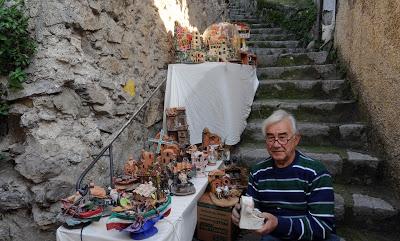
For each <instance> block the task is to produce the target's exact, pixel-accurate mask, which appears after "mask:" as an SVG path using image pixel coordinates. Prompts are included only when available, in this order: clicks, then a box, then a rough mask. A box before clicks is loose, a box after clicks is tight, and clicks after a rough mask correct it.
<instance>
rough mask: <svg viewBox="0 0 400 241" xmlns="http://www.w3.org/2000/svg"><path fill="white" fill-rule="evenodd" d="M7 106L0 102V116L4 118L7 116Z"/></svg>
mask: <svg viewBox="0 0 400 241" xmlns="http://www.w3.org/2000/svg"><path fill="white" fill-rule="evenodd" d="M8 109H9V106H8V104H7V103H6V102H0V116H5V115H7V114H8Z"/></svg>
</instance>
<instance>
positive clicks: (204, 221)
mask: <svg viewBox="0 0 400 241" xmlns="http://www.w3.org/2000/svg"><path fill="white" fill-rule="evenodd" d="M231 213H232V208H229V207H228V208H224V207H218V206H215V205H214V204H213V203H212V201H211V199H210V196H209V194H208V193H205V194H203V196H202V197H201V198H200V199H199V201H198V202H197V239H199V240H202V241H232V240H235V239H236V235H237V233H238V231H239V229H238V228H237V226H236V225H234V224H233V223H232V219H231Z"/></svg>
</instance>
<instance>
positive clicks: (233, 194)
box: [208, 170, 241, 207]
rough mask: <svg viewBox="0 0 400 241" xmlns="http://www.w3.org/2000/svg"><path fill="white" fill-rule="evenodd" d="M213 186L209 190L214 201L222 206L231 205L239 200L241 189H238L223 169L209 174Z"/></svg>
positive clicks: (209, 180)
mask: <svg viewBox="0 0 400 241" xmlns="http://www.w3.org/2000/svg"><path fill="white" fill-rule="evenodd" d="M208 182H209V184H210V186H211V188H210V189H211V190H210V192H209V195H210V198H211V200H212V202H213V203H214V204H215V205H217V206H220V207H231V206H234V205H235V204H236V203H237V202H238V201H239V196H240V194H241V191H239V190H237V189H236V188H235V187H234V186H233V185H232V182H231V180H230V178H229V176H227V175H226V174H225V171H223V170H215V171H212V172H210V173H209V174H208Z"/></svg>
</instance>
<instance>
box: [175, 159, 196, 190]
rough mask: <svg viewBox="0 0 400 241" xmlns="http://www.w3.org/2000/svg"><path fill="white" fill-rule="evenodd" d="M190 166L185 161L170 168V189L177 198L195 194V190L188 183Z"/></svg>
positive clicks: (191, 184) (190, 171)
mask: <svg viewBox="0 0 400 241" xmlns="http://www.w3.org/2000/svg"><path fill="white" fill-rule="evenodd" d="M192 167H193V166H192V164H191V163H189V162H186V161H183V162H177V163H175V165H174V166H173V167H172V174H173V178H172V184H171V187H170V190H171V193H172V194H174V195H177V196H185V195H190V194H193V193H195V192H196V189H195V187H194V185H193V183H191V182H190V181H189V178H190V177H191V176H190V174H191V173H192Z"/></svg>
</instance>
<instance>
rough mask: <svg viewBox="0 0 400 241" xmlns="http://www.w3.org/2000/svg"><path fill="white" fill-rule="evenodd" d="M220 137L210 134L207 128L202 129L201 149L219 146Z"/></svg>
mask: <svg viewBox="0 0 400 241" xmlns="http://www.w3.org/2000/svg"><path fill="white" fill-rule="evenodd" d="M220 144H221V137H219V136H218V135H217V134H214V133H211V132H210V130H209V129H208V128H204V130H203V136H202V145H203V148H207V147H208V146H210V145H220Z"/></svg>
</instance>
